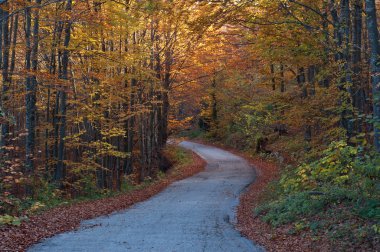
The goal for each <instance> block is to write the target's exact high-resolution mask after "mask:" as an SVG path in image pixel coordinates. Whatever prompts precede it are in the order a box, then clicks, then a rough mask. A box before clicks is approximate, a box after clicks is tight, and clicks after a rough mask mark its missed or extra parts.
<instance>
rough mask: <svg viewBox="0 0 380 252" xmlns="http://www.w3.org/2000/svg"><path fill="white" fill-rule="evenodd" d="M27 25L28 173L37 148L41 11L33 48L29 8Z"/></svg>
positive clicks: (37, 18)
mask: <svg viewBox="0 0 380 252" xmlns="http://www.w3.org/2000/svg"><path fill="white" fill-rule="evenodd" d="M36 4H37V5H40V4H41V0H37V1H36ZM26 19H27V23H26V29H25V31H26V32H25V40H26V47H27V48H26V59H25V62H26V70H27V71H28V72H29V71H30V70H32V71H33V73H28V76H27V77H26V92H27V93H26V129H27V131H28V135H27V137H26V147H25V153H26V162H25V167H26V170H27V171H28V172H32V171H33V170H34V162H33V158H34V157H33V155H34V147H35V131H36V124H37V122H36V119H37V116H36V114H37V106H36V102H37V98H36V93H37V77H36V75H35V72H36V71H37V65H38V40H39V9H38V8H37V9H36V12H35V18H34V27H33V46H32V43H31V9H29V8H28V10H27V15H26Z"/></svg>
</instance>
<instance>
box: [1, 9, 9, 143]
mask: <svg viewBox="0 0 380 252" xmlns="http://www.w3.org/2000/svg"><path fill="white" fill-rule="evenodd" d="M7 7H8V6H6V8H7ZM1 19H2V48H1V49H2V56H3V57H2V75H3V87H2V94H1V104H0V108H1V110H2V111H1V112H2V116H4V117H5V122H4V123H2V125H1V140H0V148H1V147H4V146H6V145H7V138H8V133H9V121H8V120H9V118H8V117H9V111H8V109H7V107H8V104H7V102H8V100H9V99H8V98H9V97H8V96H9V94H8V91H9V82H10V79H9V49H10V46H9V11H8V10H6V9H5V10H3V11H2V18H1Z"/></svg>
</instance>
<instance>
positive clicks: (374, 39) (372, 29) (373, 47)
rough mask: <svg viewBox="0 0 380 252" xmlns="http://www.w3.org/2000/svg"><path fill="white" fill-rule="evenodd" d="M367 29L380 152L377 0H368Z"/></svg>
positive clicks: (377, 144) (379, 59)
mask: <svg viewBox="0 0 380 252" xmlns="http://www.w3.org/2000/svg"><path fill="white" fill-rule="evenodd" d="M365 2H366V13H367V29H368V40H369V45H370V64H371V74H372V96H373V117H374V131H375V134H374V145H375V148H376V150H377V151H378V152H380V45H379V30H378V24H377V14H376V2H375V0H366V1H365Z"/></svg>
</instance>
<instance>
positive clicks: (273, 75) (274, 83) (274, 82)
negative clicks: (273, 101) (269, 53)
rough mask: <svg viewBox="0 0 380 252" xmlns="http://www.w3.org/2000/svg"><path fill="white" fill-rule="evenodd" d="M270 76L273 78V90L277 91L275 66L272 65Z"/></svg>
mask: <svg viewBox="0 0 380 252" xmlns="http://www.w3.org/2000/svg"><path fill="white" fill-rule="evenodd" d="M270 74H271V76H272V90H273V91H275V90H276V76H275V74H276V73H275V71H274V64H271V65H270Z"/></svg>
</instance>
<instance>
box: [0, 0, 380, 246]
mask: <svg viewBox="0 0 380 252" xmlns="http://www.w3.org/2000/svg"><path fill="white" fill-rule="evenodd" d="M379 12H380V2H379V1H377V0H0V20H1V27H0V69H1V77H0V78H1V81H0V83H1V85H0V86H1V89H0V90H1V91H0V124H1V133H0V231H1V232H4V233H5V232H7V228H8V226H15V227H17V226H20V225H21V223H23V222H24V221H25V222H27V221H28V220H27V219H28V216H29V215H33V214H36V213H40V212H43V211H45V210H46V209H51V208H54V207H56V206H59V205H61V204H62V203H64V202H68V201H70V202H77V201H82V200H89V199H97V198H104V197H105V198H107V197H113V196H114V195H119V194H123V193H125V192H128V191H130V190H131V188H134V187H138V186H140V185H143V186H146V185H147V184H149V183H151V182H152V181H156V180H158V179H160V178H161V177H162V176H164V175H163V174H165V173H166V172H167V171H168V170H170V169H171V166H172V163H173V162H172V160H173V158H172V157H173V155H174V156H175V155H177V154H178V153H177V152H179V151H180V150H178V149H176V148H174V147H172V146H171V145H168V144H167V142H168V141H169V142H171V141H172V139H183V138H186V139H193V140H194V141H201V142H203V143H207V142H213V143H217V144H220V145H222V146H225V147H226V148H233V149H234V150H237V151H239V152H241V153H244V154H247V155H249V156H250V157H252V158H260V159H261V160H264V161H263V162H268V163H274V164H275V165H276V166H277V167H278V170H276V172H275V174H272V175H271V176H272V178H271V179H270V181H268V182H267V183H265V185H263V188H262V192H260V195H261V196H260V197H259V199H251V200H252V201H254V200H257V202H256V201H255V202H256V203H255V204H254V207H253V208H252V209H249V211H250V213H251V215H252V216H254V217H255V218H257V219H259V220H260V221H262V222H263V223H266V224H267V225H269V226H270V228H271V230H280V229H281V228H282V229H284V227H289V230H287V232H288V233H289V235H292V236H296V237H300V236H302V235H303V234H307V235H308V236H307V237H312V238H310V239H314V240H313V241H317V242H321V243H323V244H330V245H329V246H330V247H327V248H329V249H327V250H326V251H335V250H334V249H332V248H333V244H334V243H335V244H336V243H337V242H338V244H340V246H341V248H342V251H351V250H352V251H377V249H379V248H380V194H379V191H380V190H379V189H380V180H379V179H380V38H379V27H380V14H379ZM173 153H174V154H173ZM181 155H182V154H181ZM184 155H185V154H184ZM177 156H178V155H177ZM74 204H75V203H74ZM273 232H274V231H273ZM297 235H298V236H297ZM248 236H249V235H248ZM253 239H254V238H253ZM300 239H301V238H300ZM301 240H302V239H301ZM267 242H268V243H270V242H271V241H267ZM261 243H262V244H261V245H264V246H265V247H266V242H264V241H261ZM268 246H269V245H268ZM326 246H327V245H326ZM331 246H332V247H331ZM267 249H268V250H269V251H272V250H271V248H270V246H269V247H267ZM0 250H1V245H0ZM273 251H281V250H280V249H278V248H277V249H273ZM321 251H322V250H321ZM323 251H325V250H323Z"/></svg>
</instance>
